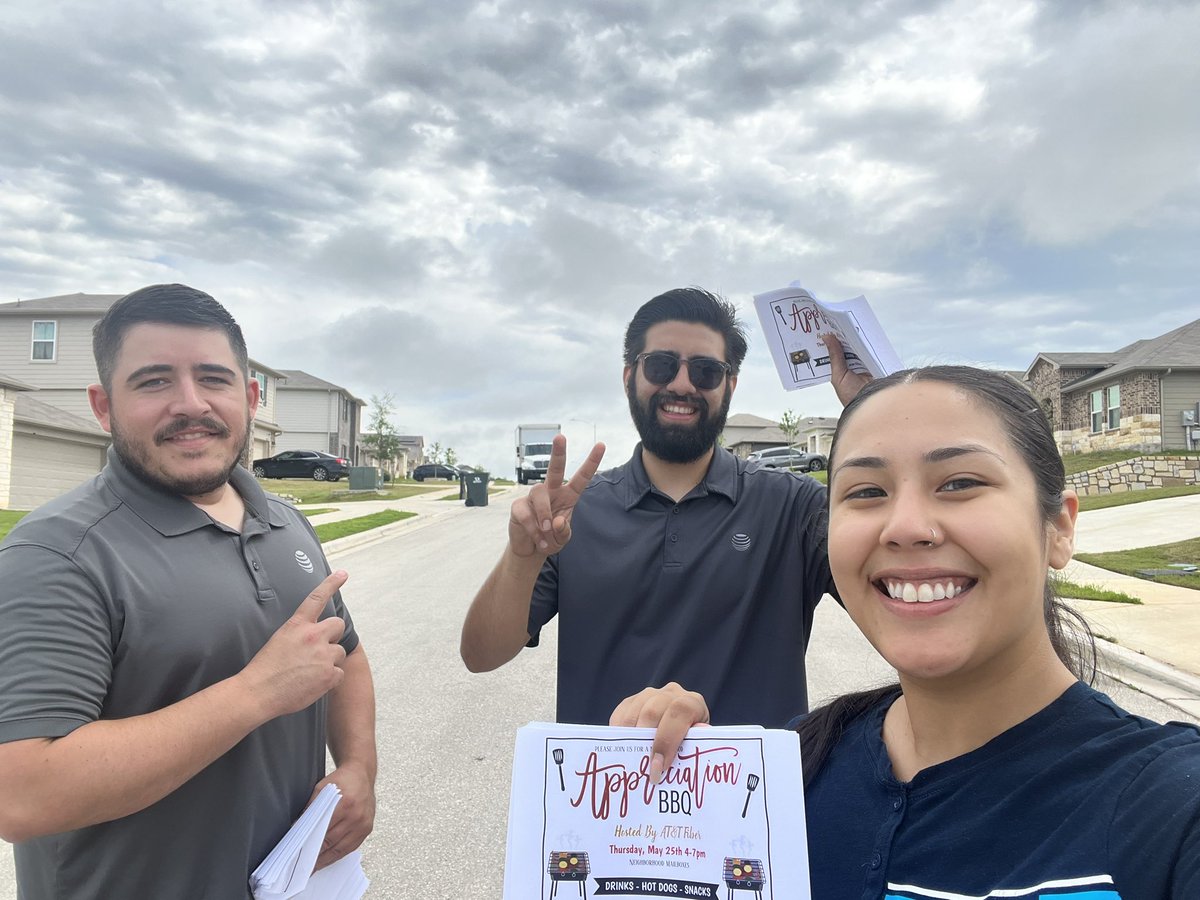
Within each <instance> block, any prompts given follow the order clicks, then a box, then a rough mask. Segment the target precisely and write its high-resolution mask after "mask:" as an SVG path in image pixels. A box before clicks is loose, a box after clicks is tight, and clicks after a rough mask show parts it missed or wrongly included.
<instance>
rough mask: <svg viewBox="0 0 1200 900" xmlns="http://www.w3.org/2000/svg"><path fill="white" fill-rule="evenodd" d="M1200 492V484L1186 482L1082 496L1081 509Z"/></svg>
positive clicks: (1143, 501) (1106, 506)
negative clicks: (1139, 489) (1161, 486)
mask: <svg viewBox="0 0 1200 900" xmlns="http://www.w3.org/2000/svg"><path fill="white" fill-rule="evenodd" d="M1190 494H1200V484H1184V485H1176V486H1175V487H1165V488H1147V489H1146V490H1144V491H1123V492H1121V493H1119V494H1100V495H1098V496H1095V497H1080V498H1079V511H1080V512H1087V511H1088V510H1089V509H1108V508H1110V507H1113V506H1128V505H1129V504H1130V503H1145V502H1146V501H1147V500H1165V499H1167V498H1168V497H1186V496H1188V495H1190Z"/></svg>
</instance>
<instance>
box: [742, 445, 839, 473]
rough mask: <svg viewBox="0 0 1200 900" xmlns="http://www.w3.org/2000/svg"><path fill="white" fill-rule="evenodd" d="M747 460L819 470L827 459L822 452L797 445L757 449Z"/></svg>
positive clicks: (765, 464) (788, 467) (776, 466)
mask: <svg viewBox="0 0 1200 900" xmlns="http://www.w3.org/2000/svg"><path fill="white" fill-rule="evenodd" d="M746 462H758V463H762V464H763V465H764V466H766V467H768V468H772V469H805V470H807V471H809V472H819V471H820V470H821V469H823V468H825V465H826V463H827V460H826V459H825V457H824V456H822V455H821V454H820V453H808V452H806V451H804V450H800V449H798V448H795V447H771V448H769V449H767V450H756V451H755V452H753V453H751V454H750V455H749V456H747V457H746Z"/></svg>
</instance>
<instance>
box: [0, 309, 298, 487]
mask: <svg viewBox="0 0 1200 900" xmlns="http://www.w3.org/2000/svg"><path fill="white" fill-rule="evenodd" d="M122 296H123V295H122V294H66V295H62V296H58V297H42V298H39V299H35V300H18V301H16V302H13V303H0V372H3V373H4V374H3V376H0V387H2V388H3V396H2V397H0V507H3V508H8V509H31V508H33V507H35V506H38V505H40V504H41V503H44V502H46V501H47V500H50V499H52V498H54V497H57V496H58V495H59V494H62V493H64V492H65V491H67V490H69V489H70V488H72V487H74V486H75V485H77V484H80V483H82V482H83V481H85V480H86V479H88V478H90V477H91V476H93V475H95V474H96V473H97V472H99V471H100V469H101V468H103V466H104V458H105V448H107V446H108V444H109V437H108V434H107V433H106V432H105V431H103V430H102V429H101V428H100V427H99V425H97V424H96V419H95V416H93V414H92V409H91V405H90V404H89V403H88V399H87V386H88V385H89V384H95V383H96V382H97V381H98V380H99V373H98V372H97V371H96V363H95V359H94V357H93V355H92V326H94V325H95V324H96V322H97V321H99V319H100V317H101V316H103V315H104V314H105V313H106V312H107V311H108V308H109V307H110V306H112V305H113V304H114V303H115V302H117V300H119V299H120V298H121V297H122ZM250 377H252V378H256V379H257V380H258V382H259V385H260V390H261V394H262V397H263V400H264V402H262V403H260V404H259V408H258V412H257V413H256V414H255V417H254V422H253V428H252V432H253V435H252V438H251V450H250V453H251V455H252V458H258V457H260V456H271V455H273V454H274V453H275V443H276V438H277V437H278V435H279V434H280V432H281V430H282V429H281V428H280V426H279V424H278V423H277V422H276V421H275V418H274V407H275V403H276V400H275V396H276V387H277V386H278V382H279V380H280V377H281V376H280V373H279V372H278V371H277V370H275V369H272V368H270V367H268V366H264V365H263V364H262V363H260V362H257V361H256V360H253V359H251V360H250ZM34 392H36V393H34ZM10 423H11V425H10ZM6 460H7V463H6V462H5V461H6ZM6 465H7V467H8V468H7V472H8V474H7V476H6V475H5V474H4V470H5V466H6ZM6 483H7V485H8V487H7V489H6V488H5V484H6Z"/></svg>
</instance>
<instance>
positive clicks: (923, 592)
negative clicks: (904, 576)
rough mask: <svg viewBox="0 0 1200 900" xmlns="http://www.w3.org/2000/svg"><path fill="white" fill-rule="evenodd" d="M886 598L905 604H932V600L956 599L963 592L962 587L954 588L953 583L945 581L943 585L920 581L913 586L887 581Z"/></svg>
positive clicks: (908, 583)
mask: <svg viewBox="0 0 1200 900" xmlns="http://www.w3.org/2000/svg"><path fill="white" fill-rule="evenodd" d="M884 583H885V584H886V585H887V592H888V596H890V597H891V598H892V599H893V600H903V601H904V602H905V603H932V602H933V601H934V600H945V599H947V598H950V597H957V596H958V595H959V594H961V593H962V592H963V587H962V586H955V584H954V582H952V581H947V582H946V583H945V584H943V583H941V582H939V581H935V582H933V583H932V584H930V583H929V582H927V581H922V582H921V583H920V584H913V583H912V582H911V581H887V582H884Z"/></svg>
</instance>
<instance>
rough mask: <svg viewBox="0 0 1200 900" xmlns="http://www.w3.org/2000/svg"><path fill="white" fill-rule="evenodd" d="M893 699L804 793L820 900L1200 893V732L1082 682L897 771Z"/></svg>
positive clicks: (854, 728) (1124, 898)
mask: <svg viewBox="0 0 1200 900" xmlns="http://www.w3.org/2000/svg"><path fill="white" fill-rule="evenodd" d="M897 696H898V693H897V694H893V695H891V696H889V697H887V698H886V699H885V700H883V701H882V702H880V703H879V704H878V705H877V706H876V707H875V708H873V709H871V710H869V711H868V712H867V713H865V714H863V715H862V716H859V717H858V718H857V719H854V720H852V721H851V722H850V723H849V724H848V725H847V726H846V728H845V731H844V732H843V734H842V737H841V739H840V740H839V741H838V743H837V745H836V746H835V747H834V748H833V751H832V753H831V754H830V756H829V759H828V760H827V761H826V763H825V764H824V765H823V766H822V767H821V769H820V771H819V772H817V774H816V776H815V777H814V779H813V781H812V784H811V785H810V786H809V787H808V788H807V789H806V790H805V792H804V796H805V799H804V806H805V811H806V813H807V817H808V823H809V825H808V846H809V863H810V866H811V874H812V895H813V897H820V898H821V900H852V898H853V900H864V898H870V900H877V898H887V900H935V898H936V900H944V898H969V897H975V898H985V897H986V898H1000V897H1005V898H1012V900H1018V898H1019V900H1049V898H1054V900H1192V898H1196V897H1200V732H1198V731H1197V729H1196V728H1195V727H1194V726H1191V725H1181V724H1179V723H1173V724H1168V725H1158V724H1156V723H1154V722H1151V721H1149V720H1148V719H1143V718H1140V717H1138V716H1135V715H1132V714H1131V713H1128V712H1125V711H1124V710H1123V709H1121V708H1120V707H1118V706H1117V705H1116V704H1115V703H1113V702H1112V700H1110V699H1109V698H1108V697H1106V696H1105V695H1104V694H1101V693H1100V692H1098V691H1096V690H1093V689H1092V688H1090V687H1088V686H1087V685H1084V684H1082V683H1076V684H1074V685H1072V686H1071V687H1070V688H1068V689H1067V691H1066V692H1065V693H1064V694H1063V695H1062V696H1060V697H1059V698H1058V699H1057V700H1055V701H1054V702H1053V703H1051V704H1050V705H1049V706H1047V707H1046V708H1045V709H1042V710H1041V711H1039V712H1037V713H1035V714H1034V715H1033V716H1031V717H1030V718H1028V719H1026V720H1025V721H1024V722H1021V723H1020V724H1018V725H1015V726H1014V727H1012V728H1010V729H1009V730H1007V731H1005V732H1004V733H1002V734H1000V735H997V736H996V737H995V738H993V739H992V740H991V741H989V742H988V743H986V744H984V745H983V746H982V747H980V748H978V749H977V750H973V751H971V752H970V753H966V754H964V755H962V756H959V757H956V758H954V759H951V760H947V761H946V762H943V763H939V764H938V765H935V766H930V767H929V768H927V769H924V770H922V771H921V772H918V773H917V775H916V777H915V778H913V780H912V781H909V782H900V781H897V780H896V778H895V776H894V775H893V774H892V764H891V760H890V759H889V758H888V754H887V748H886V747H885V746H884V743H883V720H884V715H885V714H886V712H887V710H888V707H889V706H891V704H892V702H893V701H894V700H895V699H896V697H897Z"/></svg>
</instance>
